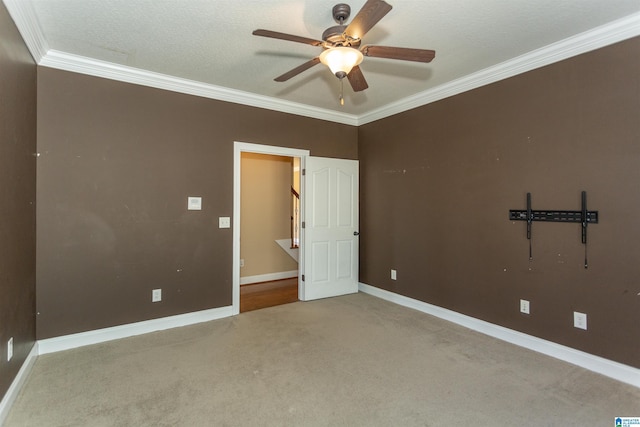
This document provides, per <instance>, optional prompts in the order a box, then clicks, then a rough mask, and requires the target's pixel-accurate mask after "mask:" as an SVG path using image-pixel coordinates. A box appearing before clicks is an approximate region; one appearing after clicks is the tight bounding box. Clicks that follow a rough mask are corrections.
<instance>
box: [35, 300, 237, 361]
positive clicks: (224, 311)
mask: <svg viewBox="0 0 640 427" xmlns="http://www.w3.org/2000/svg"><path fill="white" fill-rule="evenodd" d="M231 315H232V309H231V306H227V307H220V308H212V309H209V310H202V311H195V312H192V313H185V314H178V315H176V316H169V317H162V318H160V319H153V320H145V321H142V322H136V323H129V324H126V325H120V326H113V327H111V328H104V329H96V330H93V331H87V332H80V333H78V334H71V335H64V336H61V337H55V338H48V339H44V340H40V341H38V349H39V350H38V355H42V354H48V353H55V352H58V351H64V350H70V349H72V348H78V347H83V346H86V345H92V344H98V343H102V342H107V341H112V340H117V339H120V338H128V337H133V336H136V335H142V334H148V333H150V332H156V331H163V330H166V329H171V328H179V327H181V326H188V325H194V324H196V323H202V322H208V321H211V320H216V319H222V318H224V317H230V316H231Z"/></svg>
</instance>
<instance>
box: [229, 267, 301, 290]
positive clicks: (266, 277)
mask: <svg viewBox="0 0 640 427" xmlns="http://www.w3.org/2000/svg"><path fill="white" fill-rule="evenodd" d="M292 277H298V270H291V271H280V272H277V273H268V274H258V275H257V276H245V277H241V278H240V286H242V285H250V284H252V283H261V282H271V281H274V280H283V279H290V278H292Z"/></svg>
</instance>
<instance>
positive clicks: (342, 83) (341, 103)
mask: <svg viewBox="0 0 640 427" xmlns="http://www.w3.org/2000/svg"><path fill="white" fill-rule="evenodd" d="M343 90H344V79H340V97H339V98H338V99H339V100H340V105H344V97H343V96H342V92H343Z"/></svg>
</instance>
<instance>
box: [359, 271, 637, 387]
mask: <svg viewBox="0 0 640 427" xmlns="http://www.w3.org/2000/svg"><path fill="white" fill-rule="evenodd" d="M358 288H359V290H360V291H361V292H364V293H367V294H369V295H373V296H375V297H378V298H381V299H384V300H387V301H390V302H393V303H396V304H398V305H402V306H404V307H409V308H413V309H414V310H418V311H421V312H423V313H427V314H430V315H432V316H436V317H439V318H441V319H443V320H447V321H449V322H453V323H456V324H458V325H461V326H464V327H466V328H469V329H472V330H474V331H477V332H481V333H483V334H485V335H489V336H491V337H494V338H498V339H500V340H503V341H507V342H509V343H511V344H515V345H518V346H520V347H524V348H527V349H529V350H533V351H537V352H538V353H542V354H546V355H547V356H551V357H554V358H556V359H560V360H563V361H565V362H568V363H571V364H573V365H577V366H580V367H582V368H585V369H588V370H590V371H593V372H597V373H599V374H602V375H605V376H607V377H609V378H613V379H615V380H618V381H620V382H623V383H626V384H630V385H632V386H635V387H638V388H640V369H637V368H634V367H632V366H628V365H624V364H622V363H618V362H614V361H612V360H609V359H605V358H602V357H599V356H594V355H593V354H589V353H585V352H583V351H580V350H576V349H574V348H571V347H567V346H564V345H560V344H556V343H554V342H551V341H547V340H543V339H541V338H537V337H534V336H531V335H527V334H524V333H522V332H518V331H514V330H513V329H508V328H505V327H503V326H498V325H495V324H493V323H489V322H485V321H484V320H479V319H476V318H473V317H470V316H466V315H464V314H460V313H457V312H455V311H452V310H448V309H446V308H442V307H438V306H436V305H432V304H428V303H426V302H422V301H419V300H416V299H413V298H409V297H405V296H403V295H399V294H396V293H394V292H389V291H386V290H384V289H380V288H376V287H374V286H370V285H367V284H365V283H360V284H359V286H358Z"/></svg>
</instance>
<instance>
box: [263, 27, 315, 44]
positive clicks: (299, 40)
mask: <svg viewBox="0 0 640 427" xmlns="http://www.w3.org/2000/svg"><path fill="white" fill-rule="evenodd" d="M251 34H253V35H254V36H262V37H271V38H272V39H280V40H287V41H290V42H296V43H304V44H310V45H311V46H322V44H323V43H324V42H323V41H321V40H314V39H310V38H307V37H300V36H294V35H291V34H285V33H279V32H277V31H269V30H255V31H254V32H253V33H251Z"/></svg>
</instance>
